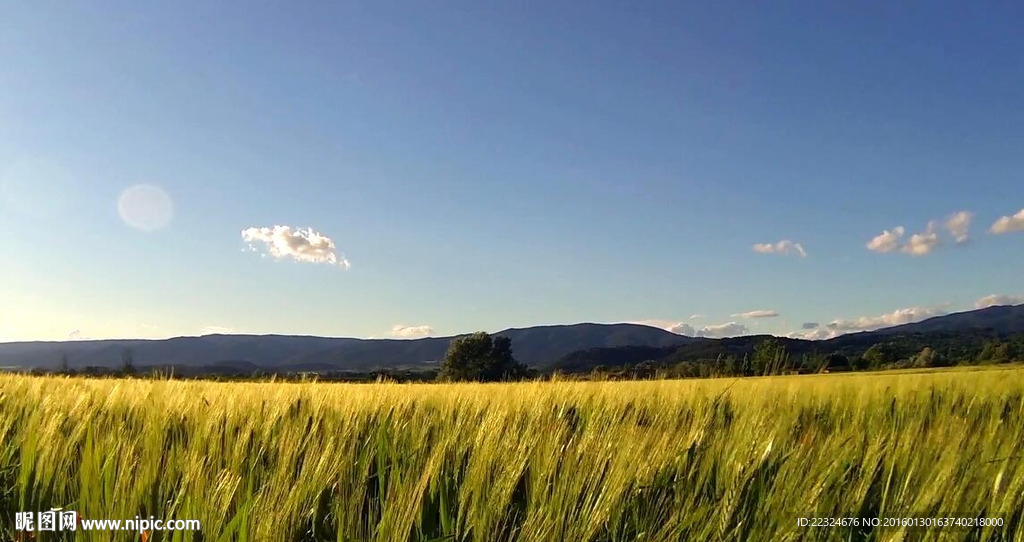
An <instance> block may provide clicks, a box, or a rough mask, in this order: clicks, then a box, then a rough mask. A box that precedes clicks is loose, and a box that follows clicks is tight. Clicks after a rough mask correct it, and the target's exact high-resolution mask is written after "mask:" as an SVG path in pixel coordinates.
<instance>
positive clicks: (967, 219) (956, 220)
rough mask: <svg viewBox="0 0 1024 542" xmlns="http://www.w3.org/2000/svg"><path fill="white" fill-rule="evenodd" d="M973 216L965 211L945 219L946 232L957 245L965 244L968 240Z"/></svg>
mask: <svg viewBox="0 0 1024 542" xmlns="http://www.w3.org/2000/svg"><path fill="white" fill-rule="evenodd" d="M972 218H974V215H973V214H971V213H970V212H967V211H960V212H959V213H955V214H953V215H951V216H950V217H949V218H947V219H946V224H945V226H946V231H948V232H949V234H950V235H952V236H953V239H954V240H955V241H956V242H957V243H966V242H967V241H968V240H969V239H970V232H969V230H970V229H971V219H972Z"/></svg>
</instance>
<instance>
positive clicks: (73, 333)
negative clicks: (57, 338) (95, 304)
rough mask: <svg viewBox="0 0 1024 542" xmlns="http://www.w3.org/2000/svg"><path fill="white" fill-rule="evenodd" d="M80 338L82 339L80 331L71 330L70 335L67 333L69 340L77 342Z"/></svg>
mask: <svg viewBox="0 0 1024 542" xmlns="http://www.w3.org/2000/svg"><path fill="white" fill-rule="evenodd" d="M81 338H82V330H80V329H73V330H71V333H68V339H69V340H72V341H77V340H78V339H81Z"/></svg>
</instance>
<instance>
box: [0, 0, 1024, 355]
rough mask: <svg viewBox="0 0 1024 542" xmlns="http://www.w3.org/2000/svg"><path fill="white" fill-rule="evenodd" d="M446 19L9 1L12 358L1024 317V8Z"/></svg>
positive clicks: (349, 9)
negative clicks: (206, 337)
mask: <svg viewBox="0 0 1024 542" xmlns="http://www.w3.org/2000/svg"><path fill="white" fill-rule="evenodd" d="M430 4H433V5H428V3H423V2H407V3H389V2H373V3H364V4H355V3H340V2H332V3H328V2H308V3H299V4H297V3H294V2H290V3H284V2H282V3H277V4H273V3H267V2H258V3H254V2H246V3H241V2H238V3H231V2H205V3H199V2H189V3H162V4H156V3H149V4H145V5H142V4H139V3H132V2H124V3H117V2H104V3H102V5H100V3H91V4H77V5H74V4H68V3H49V4H47V3H21V4H20V5H19V4H12V3H8V4H5V5H4V6H2V7H0V66H3V69H2V70H0V246H2V247H3V257H2V265H0V340H7V341H9V340H32V339H56V340H60V339H68V338H112V337H167V336H174V335H195V334H199V333H203V332H208V331H211V330H222V331H232V332H236V333H299V334H316V335H330V336H356V337H384V336H402V337H415V336H421V335H425V334H433V335H446V334H453V333H460V332H466V331H473V330H480V329H483V330H488V331H496V330H499V329H503V328H506V327H512V326H515V327H522V326H528V325H534V324H546V323H572V322H581V321H595V322H649V323H652V324H655V325H659V326H662V327H666V328H673V329H675V330H677V331H680V332H684V333H692V334H704V335H708V336H717V335H723V334H730V333H742V332H771V333H776V334H791V333H799V334H811V335H814V336H826V335H829V334H834V333H837V332H841V331H847V330H855V329H868V328H872V327H878V326H880V325H884V324H888V323H900V322H903V321H908V320H914V319H918V318H922V317H926V316H929V315H935V314H940V313H942V312H948V311H957V310H966V309H971V308H974V307H975V306H976V305H977V304H979V302H980V304H987V303H994V302H1024V298H1022V297H1020V296H1022V295H1024V284H1022V281H1021V276H1024V231H1021V230H1024V152H1021V149H1022V148H1024V108H1022V107H1021V106H1020V95H1021V89H1022V88H1024V63H1022V60H1021V59H1022V56H1021V51H1024V34H1022V33H1021V32H1020V31H1019V27H1020V23H1021V22H1022V21H1024V8H1022V7H1021V6H1020V5H1019V4H1018V5H1015V4H1013V3H1008V4H1003V5H994V4H987V5H981V4H966V3H962V2H958V3H937V2H927V3H919V4H917V5H916V6H914V5H910V4H909V3H908V4H906V5H900V6H894V5H889V4H888V3H878V4H877V5H858V6H853V5H850V6H846V5H833V6H812V5H810V4H808V3H806V2H799V3H779V4H778V5H776V6H772V7H768V6H759V7H752V6H750V5H749V4H742V3H726V2H716V3H707V4H706V5H699V4H698V3H689V4H687V5H680V3H678V2H673V3H662V4H658V3H632V4H628V3H597V2H586V3H576V4H575V5H572V4H569V3H564V2H554V3H552V2H530V3H516V4H512V3H494V2H489V3H480V2H444V3H430ZM837 4H838V3H837ZM140 186H141V187H142V188H139V187H140ZM133 187H135V188H133ZM960 212H966V213H969V218H970V220H969V221H966V222H967V223H968V224H969V226H968V227H967V228H966V236H967V240H966V241H965V242H961V243H958V242H957V241H956V238H957V237H960V238H961V239H963V237H964V234H965V230H964V227H963V226H964V224H965V220H964V219H965V218H967V217H968V215H959V218H960V220H959V221H956V222H955V223H952V224H950V223H947V221H948V219H949V218H950V217H952V216H954V214H955V213H960ZM1018 213H1020V214H1018ZM1001 217H1006V218H1005V219H1003V220H1002V221H1000V222H998V224H997V221H999V220H1000V219H1001ZM947 226H950V227H947ZM898 227H902V230H897V228H898ZM885 231H889V232H890V236H891V237H892V238H889V237H881V238H879V239H876V237H877V236H880V235H882V234H883V232H885ZM897 231H903V235H902V236H901V237H899V238H898V239H896V238H895V237H897V236H895V235H892V234H893V233H894V232H897ZM997 232H998V233H997ZM915 234H918V237H913V236H914V235H915ZM782 241H789V243H782V244H780V242H782ZM796 244H799V248H798V247H797V246H796ZM755 245H770V246H761V247H760V251H759V250H755ZM869 245H870V246H871V247H872V248H873V249H874V250H872V249H869ZM801 252H803V253H804V254H806V256H803V255H801ZM993 295H996V296H999V297H989V298H988V299H985V300H983V299H982V298H985V297H986V296H993ZM751 311H762V312H761V313H760V314H762V315H768V314H773V313H777V316H763V317H752V316H754V315H751V314H746V313H750V312H751ZM694 315H698V316H697V317H692V316H694ZM805 323H807V324H810V323H816V324H818V327H817V329H814V328H813V327H812V326H804V325H803V324H805ZM829 323H832V324H833V325H832V326H831V327H829ZM730 324H731V325H730ZM687 326H688V327H687ZM804 327H807V328H808V329H804Z"/></svg>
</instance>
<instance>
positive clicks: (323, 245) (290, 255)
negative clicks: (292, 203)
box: [242, 226, 352, 269]
mask: <svg viewBox="0 0 1024 542" xmlns="http://www.w3.org/2000/svg"><path fill="white" fill-rule="evenodd" d="M242 240H243V241H245V242H246V243H249V248H250V249H251V250H253V251H259V249H257V246H262V249H263V255H264V256H266V255H270V257H272V258H274V259H277V260H283V259H292V260H295V261H297V262H305V263H321V264H328V265H337V266H339V267H342V268H344V269H349V268H350V267H352V266H351V264H349V262H348V260H346V259H345V257H344V256H342V255H339V254H338V253H337V252H336V249H335V246H334V241H332V240H331V238H330V237H327V236H326V235H323V234H321V233H318V232H316V231H314V230H313V229H311V228H306V229H301V228H292V227H291V226H274V227H272V228H246V229H244V230H242Z"/></svg>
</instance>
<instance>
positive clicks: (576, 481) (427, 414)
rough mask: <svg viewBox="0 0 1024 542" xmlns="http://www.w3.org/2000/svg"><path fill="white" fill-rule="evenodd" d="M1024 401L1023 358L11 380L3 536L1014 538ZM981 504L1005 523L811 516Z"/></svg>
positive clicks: (914, 512) (5, 392) (2, 461)
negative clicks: (833, 370)
mask: <svg viewBox="0 0 1024 542" xmlns="http://www.w3.org/2000/svg"><path fill="white" fill-rule="evenodd" d="M1022 408H1024V370H1022V369H1019V368H1011V369H990V370H980V371H957V370H952V371H941V372H931V373H914V372H910V373H904V374H877V375H876V374H872V375H847V374H841V375H839V374H837V375H814V376H795V377H772V378H750V379H742V380H724V379H723V380H703V381H653V382H555V383H540V382H538V383H519V384H434V385H432V384H387V383H382V384H316V383H306V384H282V383H230V384H222V383H203V382H182V381H150V380H114V379H107V380H88V379H79V378H54V377H24V376H10V375H8V376H0V540H11V539H13V537H14V532H13V531H12V526H13V516H14V513H15V511H20V510H32V511H39V510H48V509H50V508H52V507H63V508H65V509H70V510H77V511H78V512H79V513H80V514H81V515H82V516H84V517H86V518H133V517H135V516H137V515H138V516H142V517H149V516H151V515H153V516H156V517H158V518H173V519H199V520H201V521H202V526H203V530H202V533H201V534H194V533H181V532H178V533H177V534H176V536H177V538H172V537H170V536H169V533H159V532H156V533H152V536H151V537H150V540H151V541H157V540H203V541H211V542H212V541H222V540H223V541H227V540H237V541H259V542H262V541H267V542H280V541H310V542H314V541H328V540H330V541H335V540H337V541H342V540H377V541H395V542H397V541H407V540H409V541H440V540H451V541H500V540H523V541H547V540H564V541H580V542H583V541H587V542H603V541H608V542H611V541H625V540H651V541H662V540H737V541H739V540H743V541H747V540H755V541H758V540H772V541H775V540H935V539H943V540H947V539H948V540H1013V539H1015V538H1024V522H1022V513H1024V512H1022V511H1024V470H1022V468H1021V465H1022V464H1024V463H1022V461H1021V454H1022V453H1024V451H1022V450H1020V449H1019V446H1020V444H1021V442H1024V417H1022V414H1024V413H1022ZM979 515H980V516H988V517H999V518H1002V519H1003V521H1004V527H1003V528H1002V529H991V528H985V529H973V530H971V529H960V530H952V529H948V528H947V529H936V528H931V529H899V528H890V529H866V528H853V527H847V528H834V529H809V528H798V527H797V518H800V517H859V518H864V517H883V518H884V517H908V516H909V517H939V516H979ZM161 536H165V537H164V538H162V537H161ZM119 537H120V538H119ZM50 539H52V540H56V538H54V537H51V538H50ZM68 539H70V538H68ZM37 540H47V539H46V538H43V537H42V536H41V537H40V538H38V539H37ZM76 540H89V541H104V542H106V541H110V540H133V541H134V540H139V535H137V534H136V535H129V534H128V533H111V532H93V533H83V532H79V533H78V537H77V538H76Z"/></svg>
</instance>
